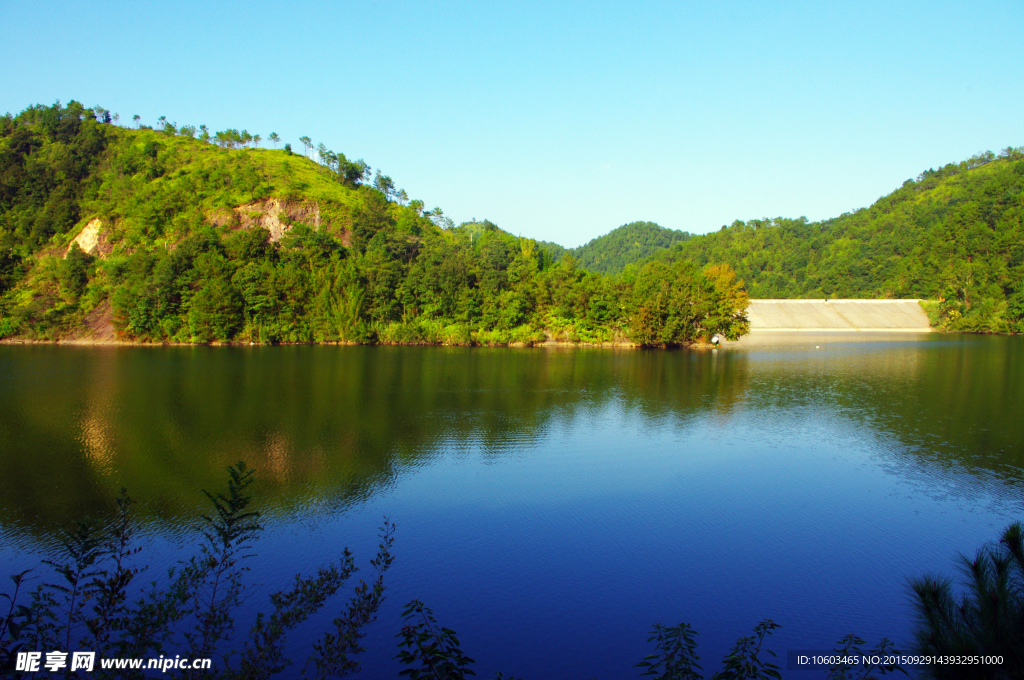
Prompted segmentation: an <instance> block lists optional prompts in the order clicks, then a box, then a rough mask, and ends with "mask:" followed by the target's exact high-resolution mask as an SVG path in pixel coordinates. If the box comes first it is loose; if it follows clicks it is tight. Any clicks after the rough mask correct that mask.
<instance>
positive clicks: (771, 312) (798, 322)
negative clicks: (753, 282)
mask: <svg viewBox="0 0 1024 680" xmlns="http://www.w3.org/2000/svg"><path fill="white" fill-rule="evenodd" d="M918 302H919V300H751V301H750V306H749V307H747V318H749V319H750V330H751V331H769V330H770V331H913V332H917V333H920V332H928V331H930V330H931V325H930V324H929V323H928V315H926V314H925V313H924V310H923V309H921V305H920V304H918Z"/></svg>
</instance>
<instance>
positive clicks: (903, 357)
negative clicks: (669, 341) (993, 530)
mask: <svg viewBox="0 0 1024 680" xmlns="http://www.w3.org/2000/svg"><path fill="white" fill-rule="evenodd" d="M1018 340H1019V339H1018V338H977V337H975V338H971V339H970V340H969V341H962V340H959V339H957V338H955V337H950V336H934V337H933V338H932V339H930V340H929V341H927V342H925V343H914V342H893V343H879V344H875V343H863V344H858V343H851V344H848V345H844V346H843V347H842V348H841V349H836V346H835V345H832V346H831V347H826V349H825V350H822V351H817V352H816V351H814V350H801V349H800V348H799V347H790V348H788V349H786V348H760V349H757V350H751V351H722V352H718V353H711V352H685V351H678V352H665V351H616V350H598V349H586V350H508V349H483V348H477V349H465V348H440V347H271V348H266V347H264V348H205V347H198V348H151V349H146V348H130V349H119V348H98V349H87V350H86V349H70V348H55V347H30V348H24V347H5V348H0V350H2V352H0V380H2V381H3V382H2V389H0V448H2V450H3V452H4V455H3V456H0V492H2V494H3V503H0V518H2V519H3V522H4V523H5V524H10V523H11V522H15V523H20V524H23V525H25V526H28V527H32V528H34V529H35V530H39V529H42V528H43V527H46V526H53V525H54V524H63V523H65V522H66V521H67V520H68V519H69V518H70V517H74V516H80V515H81V514H84V513H86V512H91V513H96V512H99V511H100V510H102V509H103V508H105V507H106V506H107V504H108V503H109V502H111V500H110V499H112V498H113V497H114V495H115V494H116V492H117V490H118V489H119V488H120V486H121V485H126V486H128V487H129V488H130V490H131V492H132V494H133V496H135V497H137V498H140V499H145V500H146V501H147V502H148V505H149V507H150V508H151V509H153V510H155V512H157V513H158V514H160V515H163V516H165V517H175V518H176V517H180V516H192V515H193V514H194V505H195V504H196V503H199V502H200V498H199V493H198V489H201V488H213V487H215V486H216V485H217V484H218V482H219V481H220V479H221V477H222V476H223V470H224V468H225V467H227V466H228V465H230V464H232V463H234V462H235V461H237V460H239V459H244V460H246V461H248V462H249V463H251V464H252V465H254V466H255V467H256V468H257V469H258V470H259V478H260V480H261V481H260V485H261V486H262V492H261V493H262V494H263V495H264V496H265V497H268V499H269V502H270V503H271V504H272V505H274V507H276V508H278V509H279V510H281V511H290V510H292V509H301V508H303V507H307V506H308V504H309V503H311V502H313V501H316V502H317V503H318V504H320V505H321V506H322V505H323V504H325V503H326V504H327V505H328V506H329V507H344V506H345V505H346V504H347V503H350V502H353V501H357V500H359V499H363V498H366V497H367V496H368V495H369V494H372V493H373V492H374V491H375V490H376V489H379V488H381V486H382V485H387V484H388V483H390V481H391V480H393V479H394V477H395V475H396V474H398V473H399V472H400V471H401V470H402V469H404V468H406V467H409V466H417V465H422V464H425V463H427V462H429V461H430V460H431V459H432V458H433V457H434V456H435V455H437V453H438V452H440V451H444V450H452V449H456V450H475V451H479V452H481V454H482V455H484V456H487V457H491V458H500V457H502V456H506V455H509V454H510V453H514V452H516V451H517V450H522V449H523V448H527V447H530V446H532V445H533V444H535V443H536V442H537V441H538V440H539V439H540V438H543V437H544V436H545V435H546V434H547V433H548V432H550V431H551V428H552V427H557V426H568V425H570V424H571V423H573V422H574V421H579V420H580V419H591V418H593V419H600V418H607V417H608V413H609V411H608V409H609V408H610V407H614V408H616V409H619V410H622V411H625V412H626V413H627V414H630V415H632V416H635V417H638V418H639V419H640V420H641V421H642V422H643V423H645V424H646V425H648V426H650V427H663V426H672V427H687V426H688V425H689V424H690V423H693V422H696V421H698V420H699V421H700V422H705V423H706V422H711V423H713V424H714V423H718V424H720V425H723V426H724V425H728V424H729V423H731V422H733V420H734V417H735V414H736V413H737V412H745V413H757V414H774V415H773V416H772V417H775V416H781V420H779V419H778V418H776V422H777V423H781V427H782V428H783V429H784V430H785V429H786V427H787V425H786V423H787V422H792V418H794V417H800V414H807V413H815V414H819V415H820V414H827V415H828V416H830V417H834V418H836V419H837V422H839V423H844V424H847V425H850V426H853V427H855V428H866V429H867V431H870V432H872V433H875V434H877V435H879V436H880V437H883V438H891V439H894V440H895V441H897V442H899V446H898V447H896V448H897V449H898V451H899V458H898V459H897V460H896V462H897V463H898V464H900V465H904V466H905V465H907V464H910V465H914V466H919V467H920V469H921V470H922V471H923V473H924V474H933V473H934V472H935V471H936V470H938V469H941V468H943V467H956V468H957V469H966V470H969V471H972V472H978V473H985V474H988V475H989V476H991V474H992V473H995V474H996V475H997V476H998V477H999V478H1002V479H1010V480H1018V479H1019V478H1020V476H1021V475H1020V470H1021V469H1022V468H1024V446H1022V443H1024V442H1022V440H1024V432H1022V424H1021V422H1020V417H1019V414H1017V413H1016V411H1017V410H1019V405H1020V404H1021V403H1024V367H1022V365H1024V344H1022V343H1020V342H1019V341H1018ZM934 343H939V344H938V345H936V344H934ZM811 346H813V345H811ZM787 432H788V431H787Z"/></svg>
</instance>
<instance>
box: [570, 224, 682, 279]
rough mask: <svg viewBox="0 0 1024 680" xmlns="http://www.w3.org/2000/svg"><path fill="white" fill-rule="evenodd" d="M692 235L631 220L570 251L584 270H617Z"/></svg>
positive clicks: (613, 271)
mask: <svg viewBox="0 0 1024 680" xmlns="http://www.w3.org/2000/svg"><path fill="white" fill-rule="evenodd" d="M689 238H690V234H688V233H686V232H685V231H677V230H675V229H667V228H665V227H662V226H660V225H657V224H655V223H654V222H630V223H629V224H624V225H622V226H621V227H619V228H618V229H614V230H612V231H610V232H609V233H607V234H605V235H604V236H599V237H597V238H595V239H593V240H591V241H589V242H588V243H586V244H585V245H582V246H580V247H579V248H572V249H569V250H568V251H567V252H569V253H571V254H572V255H573V256H574V257H575V258H576V259H577V260H578V261H579V263H580V266H581V267H583V268H584V269H589V270H591V271H595V272H605V273H616V272H621V271H622V270H623V269H624V268H625V267H626V265H628V264H634V263H637V262H643V261H645V260H648V259H650V258H651V257H652V256H653V255H655V254H656V253H657V252H658V251H661V250H665V249H666V248H670V247H672V246H673V245H675V244H677V243H682V242H684V241H686V240H687V239H689Z"/></svg>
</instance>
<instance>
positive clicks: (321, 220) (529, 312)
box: [0, 102, 747, 345]
mask: <svg viewBox="0 0 1024 680" xmlns="http://www.w3.org/2000/svg"><path fill="white" fill-rule="evenodd" d="M115 122H116V121H113V120H112V119H111V117H110V115H109V113H108V112H106V111H104V110H103V109H101V108H99V107H97V108H96V109H86V108H84V107H83V106H81V105H80V104H78V103H75V102H71V103H69V104H68V105H67V106H66V107H65V106H61V105H60V104H59V103H58V104H55V105H53V106H49V107H47V106H34V107H30V108H29V109H26V110H25V111H23V112H22V113H20V114H18V115H16V116H14V115H10V114H8V115H6V116H4V117H2V118H0V337H15V338H23V339H48V340H56V339H69V338H88V337H91V338H106V337H113V336H116V337H118V338H120V339H124V340H129V341H143V342H210V341H220V342H227V341H231V342H261V343H266V342H335V341H344V342H402V343H463V344H472V343H483V344H493V343H509V342H524V343H533V342H540V341H546V340H559V341H584V342H599V341H625V342H633V343H636V344H642V345H674V344H687V343H690V342H693V341H695V340H697V339H699V338H701V337H706V336H710V335H712V334H715V333H721V334H724V335H726V336H728V337H736V336H737V335H738V334H741V333H743V332H745V330H746V328H747V322H746V318H745V315H744V312H743V310H744V308H745V305H746V296H745V294H744V293H743V291H742V289H741V284H740V283H739V282H738V281H736V280H735V277H734V275H733V274H732V272H731V271H730V270H729V269H728V268H727V267H719V266H709V267H705V268H704V269H703V270H700V269H697V268H696V267H694V266H693V265H692V264H690V263H689V262H685V261H679V262H674V263H670V264H666V263H664V262H650V263H648V264H646V265H644V266H642V267H639V268H634V269H633V270H632V271H630V272H629V273H627V274H624V275H621V276H615V277H612V276H606V275H602V274H600V273H595V272H590V271H587V270H585V269H583V268H581V267H579V266H578V263H577V262H576V260H575V258H572V257H563V258H561V260H560V261H559V262H557V263H555V262H554V261H553V259H554V258H553V257H552V256H551V255H550V254H549V253H548V252H547V251H546V250H544V249H543V248H541V247H539V246H538V244H537V243H536V242H535V241H533V240H530V239H521V238H517V237H515V236H513V235H511V234H508V233H507V232H504V231H502V230H500V229H498V228H497V227H496V226H495V225H493V224H490V223H489V222H484V223H472V224H468V225H462V226H461V227H455V226H454V225H453V224H452V223H451V220H449V219H448V218H447V217H446V216H445V215H444V214H443V212H442V211H441V210H440V209H439V208H435V209H434V210H429V211H428V210H424V205H423V203H422V202H421V201H415V200H413V201H410V200H409V199H408V197H407V196H406V194H405V192H404V191H402V190H398V189H396V187H395V184H394V182H393V181H392V180H391V178H390V177H388V176H386V175H383V174H381V173H380V172H379V171H378V172H377V173H376V175H375V176H374V178H373V180H372V182H371V181H370V177H371V169H370V168H369V166H367V165H366V163H364V162H362V161H350V160H348V159H347V158H346V157H345V156H344V154H338V153H334V152H332V151H331V150H329V149H327V148H326V147H325V146H324V145H323V144H320V145H319V146H317V147H314V144H313V142H312V140H310V139H309V138H308V137H304V138H302V140H301V141H302V143H303V146H304V149H305V153H304V154H303V155H297V154H293V153H292V152H291V149H290V146H289V145H285V148H284V149H282V150H277V149H273V150H271V149H261V148H258V144H259V142H260V141H261V140H260V137H259V135H251V134H249V133H248V132H246V131H244V130H243V131H241V132H239V131H237V130H225V131H222V132H216V133H211V132H210V131H209V130H207V129H206V128H205V126H200V127H199V128H196V127H193V126H188V125H183V126H180V127H179V126H177V125H176V124H174V123H170V122H168V121H167V120H166V119H161V124H160V126H159V128H160V129H158V130H153V129H147V128H141V129H126V128H122V127H119V126H117V125H116V124H114V123H115ZM268 138H269V139H270V140H271V141H273V142H274V143H275V146H276V143H277V142H278V141H279V139H278V137H277V135H276V134H273V133H271V134H270V135H269V136H268ZM250 145H252V147H250ZM314 149H315V150H314ZM307 154H311V155H312V156H313V157H314V158H315V159H316V161H314V160H313V159H311V158H308V157H306V156H307Z"/></svg>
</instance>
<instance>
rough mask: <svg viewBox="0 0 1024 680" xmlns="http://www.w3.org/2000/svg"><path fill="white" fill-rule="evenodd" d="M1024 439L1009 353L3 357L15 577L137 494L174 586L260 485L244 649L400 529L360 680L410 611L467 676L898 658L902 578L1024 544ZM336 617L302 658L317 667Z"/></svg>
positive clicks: (776, 348) (865, 344)
mask: <svg viewBox="0 0 1024 680" xmlns="http://www.w3.org/2000/svg"><path fill="white" fill-rule="evenodd" d="M1022 415H1024V338H1019V337H984V336H958V335H942V334H921V335H918V334H893V335H877V336H864V335H860V334H834V335H820V336H818V335H808V334H788V335H785V334H782V335H767V334H758V335H755V336H752V337H749V338H746V339H744V340H743V341H741V342H739V343H729V346H728V347H726V348H723V349H722V350H719V351H716V352H711V351H638V350H637V351H631V350H612V349H577V350H573V349H505V348H494V349H488V348H474V349H468V348H444V347H327V346H325V347H309V346H301V347H221V348H211V347H194V348H189V347H158V348H155V347H137V348H136V347H55V346H2V347H0V452H2V453H0V492H2V495H0V540H2V545H0V567H2V569H0V576H2V577H3V579H4V581H5V582H7V579H6V575H7V574H9V573H14V572H15V571H19V570H20V569H23V568H26V567H28V566H33V565H36V564H38V561H39V560H40V559H41V558H45V557H47V556H51V555H52V554H53V549H54V546H55V545H56V542H57V540H58V539H57V537H58V532H59V531H60V529H61V528H62V527H66V526H67V525H68V524H69V522H70V521H71V520H72V519H74V518H77V517H82V516H85V515H92V516H99V515H102V514H103V513H104V512H108V511H109V509H110V508H111V507H112V503H113V498H114V496H115V495H116V493H117V492H118V490H119V489H120V488H121V487H122V486H124V487H127V488H128V489H129V491H130V493H131V494H132V495H133V496H134V497H135V498H136V499H138V500H139V501H140V509H141V512H142V514H143V517H144V521H145V532H144V539H143V544H144V547H145V552H144V553H143V556H142V558H140V559H142V562H140V563H143V564H147V565H149V566H150V570H151V571H153V572H155V571H156V570H162V569H165V568H167V567H169V566H172V565H174V564H175V563H176V562H177V561H178V560H181V559H184V558H185V557H186V556H188V555H190V554H192V551H193V550H194V548H195V545H196V541H197V536H198V524H197V521H196V517H197V515H198V513H200V512H204V511H205V506H204V502H205V501H204V497H203V496H202V493H201V491H200V490H201V489H209V490H217V489H220V488H223V487H224V485H225V479H226V476H225V474H224V469H225V468H226V467H227V466H228V465H230V464H232V463H234V462H235V461H238V460H245V461H247V462H248V463H249V464H251V465H252V466H254V467H255V468H256V470H257V473H258V480H259V481H258V483H257V485H256V486H257V490H256V497H257V501H258V504H259V506H260V507H261V508H262V509H263V511H264V513H265V518H266V524H267V530H266V532H265V533H264V535H263V536H262V537H261V539H260V540H259V542H258V543H257V552H258V553H259V555H260V557H259V559H257V560H253V561H251V565H250V566H251V567H252V568H253V571H252V572H251V573H250V574H249V579H250V582H251V583H252V584H253V585H252V588H251V596H250V599H249V600H248V601H247V603H246V611H245V612H243V616H242V617H241V629H242V630H247V628H248V621H249V620H250V619H249V616H250V615H251V614H252V613H253V612H255V611H256V610H257V609H260V608H263V609H266V607H265V606H264V605H265V602H266V593H267V592H269V591H270V590H273V589H277V588H281V587H285V586H286V585H287V581H288V580H289V579H290V578H291V577H292V576H294V575H295V574H296V573H299V572H304V573H308V572H309V571H310V570H312V569H313V568H315V567H316V566H317V565H319V564H321V563H326V562H330V561H332V560H336V559H337V557H338V555H339V554H340V552H341V550H342V549H343V547H344V546H349V547H350V548H352V550H353V552H354V553H355V556H356V559H357V561H358V563H359V564H360V566H362V567H364V572H365V570H367V569H368V567H369V565H368V561H369V560H370V558H371V557H373V554H374V551H375V548H376V540H375V534H376V528H377V526H378V525H379V524H380V522H381V518H382V517H383V516H385V515H387V516H388V517H389V518H390V519H391V520H393V521H394V522H395V523H396V524H397V525H398V530H397V534H396V542H395V548H394V553H395V556H396V560H395V563H394V566H393V567H392V569H391V571H390V572H389V574H388V579H387V582H388V600H387V602H386V603H385V605H384V607H383V608H382V610H381V612H380V616H379V619H378V621H377V622H376V623H374V624H373V625H372V627H371V628H370V629H369V634H368V636H367V638H366V639H365V642H366V644H367V646H368V647H369V651H368V652H367V653H366V654H365V655H364V669H363V673H362V676H363V677H366V678H378V677H381V678H384V677H396V675H397V672H398V670H399V668H400V667H399V665H398V664H397V662H396V661H394V660H393V657H394V655H395V654H396V651H397V650H396V647H395V645H396V640H395V639H394V635H395V634H396V633H397V632H398V629H399V628H400V625H401V624H400V619H399V613H400V611H401V607H402V605H403V604H405V603H406V602H408V601H409V600H411V599H413V598H419V599H421V600H423V601H425V602H426V603H427V605H428V606H430V607H431V608H432V609H433V610H434V613H435V615H436V616H437V618H438V619H439V620H440V622H441V623H442V624H443V625H445V626H448V627H450V628H453V629H455V630H456V631H458V633H459V634H460V635H459V638H460V641H461V643H462V648H463V650H464V651H466V653H467V654H469V656H471V657H473V658H475V659H476V660H477V665H476V667H475V668H476V671H477V673H478V676H479V677H493V674H494V672H495V671H502V672H503V673H505V674H506V675H508V674H514V675H515V676H516V677H519V678H532V679H535V680H536V679H540V678H579V679H581V680H582V679H585V678H608V679H612V678H629V677H638V673H637V669H635V668H633V665H634V664H635V663H636V662H638V661H640V660H641V659H642V658H643V656H644V655H645V654H647V653H649V652H650V651H652V650H651V648H650V647H649V646H648V644H647V642H646V640H647V637H648V631H649V630H650V627H651V625H652V624H653V623H655V622H661V623H664V624H666V625H672V624H675V623H679V622H681V621H686V622H688V623H690V624H691V625H692V626H693V627H694V628H695V629H696V630H697V631H698V632H699V633H700V635H699V636H698V638H697V640H698V643H699V647H698V651H699V653H700V656H701V662H702V664H703V665H704V668H705V670H706V671H709V670H716V669H717V668H718V667H719V666H718V662H719V660H720V659H721V657H722V656H723V655H724V654H725V652H726V651H727V650H728V648H729V647H730V646H731V645H732V643H733V642H735V640H736V638H737V637H739V636H740V635H747V634H750V631H751V629H752V628H753V626H754V625H755V624H756V623H757V622H758V621H759V620H761V619H763V618H772V619H773V620H775V621H776V622H778V623H779V624H781V625H782V628H780V629H778V631H776V634H775V635H774V636H772V637H771V638H770V644H769V645H768V646H769V648H770V649H773V650H775V651H776V652H777V653H778V654H779V657H780V662H781V663H780V665H782V666H783V668H785V653H786V651H787V650H789V649H830V648H831V647H832V646H833V643H834V642H835V641H837V640H838V639H839V638H841V637H842V636H844V635H846V634H847V633H850V632H855V633H857V634H858V635H859V636H861V637H863V638H865V639H867V640H868V642H869V643H872V644H873V643H875V642H877V641H878V640H879V639H880V638H881V637H882V636H888V637H890V638H893V639H895V640H896V641H897V644H898V646H900V648H901V649H904V650H905V649H908V648H909V636H910V633H911V631H912V627H913V610H912V608H911V606H910V599H909V597H908V591H907V587H906V581H907V578H908V577H910V576H913V575H920V574H922V573H925V572H937V573H944V574H947V575H950V576H953V575H955V573H956V572H955V568H954V564H953V559H954V557H955V556H956V554H957V553H958V552H974V551H975V550H976V549H977V548H978V547H980V546H981V545H982V544H983V543H985V542H987V541H992V540H994V539H996V538H997V537H998V535H999V533H1000V531H1001V530H1002V529H1003V528H1004V527H1005V526H1006V525H1007V524H1008V523H1009V522H1011V521H1013V520H1016V519H1020V518H1022V516H1024V486H1022V482H1024V418H1022ZM0 590H7V588H3V589H0ZM339 604H340V601H339ZM335 615H336V613H329V612H325V613H324V614H323V615H322V616H318V617H317V618H316V619H315V620H313V621H311V622H309V624H308V625H307V626H306V627H304V628H302V629H300V631H299V633H298V634H297V635H296V636H295V638H294V639H293V644H292V646H291V648H290V651H291V652H292V657H293V658H296V659H298V660H299V667H301V663H302V661H303V660H304V658H305V655H304V653H303V650H305V649H306V648H307V647H308V644H309V643H310V641H311V640H313V639H315V638H316V637H317V636H318V635H319V633H320V632H321V631H322V630H325V629H326V627H327V624H328V622H329V621H330V619H331V618H333V616H335ZM709 674H710V673H709ZM784 675H786V676H787V677H804V675H803V674H797V673H785V672H784ZM818 675H820V674H818ZM807 677H811V676H807Z"/></svg>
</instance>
